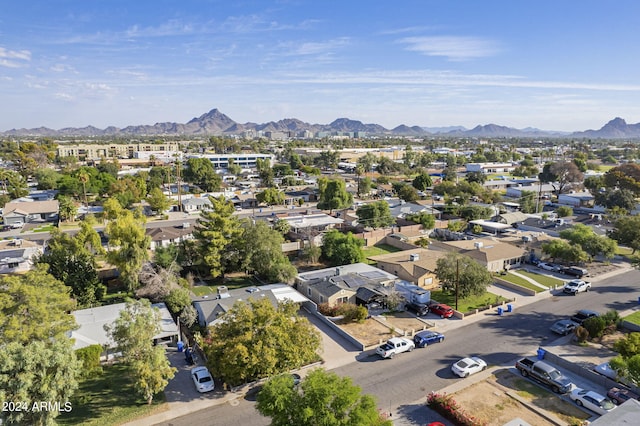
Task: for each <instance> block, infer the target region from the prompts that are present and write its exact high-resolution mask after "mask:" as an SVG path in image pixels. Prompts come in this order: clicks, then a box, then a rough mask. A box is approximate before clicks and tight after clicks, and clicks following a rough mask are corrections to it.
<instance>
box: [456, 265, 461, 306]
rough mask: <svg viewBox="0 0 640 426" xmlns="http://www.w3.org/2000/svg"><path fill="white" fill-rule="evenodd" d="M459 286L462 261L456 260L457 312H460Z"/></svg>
mask: <svg viewBox="0 0 640 426" xmlns="http://www.w3.org/2000/svg"><path fill="white" fill-rule="evenodd" d="M459 285H460V259H456V311H457V310H458V290H459Z"/></svg>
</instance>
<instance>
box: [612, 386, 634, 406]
mask: <svg viewBox="0 0 640 426" xmlns="http://www.w3.org/2000/svg"><path fill="white" fill-rule="evenodd" d="M607 396H608V397H609V398H610V399H611V400H612V401H613V402H614V403H615V404H617V405H620V404H623V403H624V402H626V401H627V400H629V399H637V400H640V395H638V394H636V393H634V392H631V391H630V390H629V389H626V388H623V387H619V388H618V387H613V388H611V389H609V392H607Z"/></svg>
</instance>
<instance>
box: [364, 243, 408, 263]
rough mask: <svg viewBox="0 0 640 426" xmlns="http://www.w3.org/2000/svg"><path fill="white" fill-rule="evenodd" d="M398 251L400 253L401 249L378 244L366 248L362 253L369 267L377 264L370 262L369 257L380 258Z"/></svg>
mask: <svg viewBox="0 0 640 426" xmlns="http://www.w3.org/2000/svg"><path fill="white" fill-rule="evenodd" d="M397 251H400V249H399V248H397V247H394V246H390V245H388V244H378V245H375V246H371V247H365V248H363V249H362V252H363V253H364V258H365V263H367V264H369V265H372V264H374V263H375V262H372V261H370V260H368V259H367V258H368V257H370V256H378V255H380V254H387V253H395V252H397Z"/></svg>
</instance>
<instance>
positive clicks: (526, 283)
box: [500, 272, 545, 293]
mask: <svg viewBox="0 0 640 426" xmlns="http://www.w3.org/2000/svg"><path fill="white" fill-rule="evenodd" d="M522 275H525V274H522ZM500 279H503V280H505V281H509V282H510V283H512V284H516V285H519V286H520V287H524V288H528V289H529V290H533V291H535V292H536V293H540V292H543V291H545V289H544V288H542V287H540V286H537V285H535V284H532V283H530V282H529V281H527V280H525V279H524V278H522V277H518V276H517V275H513V274H512V273H510V272H508V273H507V275H501V276H500ZM534 279H535V278H534Z"/></svg>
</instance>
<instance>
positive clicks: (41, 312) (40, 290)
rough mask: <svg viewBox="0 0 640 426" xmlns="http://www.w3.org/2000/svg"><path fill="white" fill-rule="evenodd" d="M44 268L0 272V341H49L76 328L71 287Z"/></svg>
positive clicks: (74, 305)
mask: <svg viewBox="0 0 640 426" xmlns="http://www.w3.org/2000/svg"><path fill="white" fill-rule="evenodd" d="M46 269H47V268H46V266H38V267H36V268H35V269H32V270H30V271H29V272H27V273H25V274H23V275H11V276H9V275H3V276H0V289H2V291H1V292H0V342H16V343H20V344H26V343H28V342H31V341H35V340H39V341H49V340H51V339H59V338H61V337H63V336H65V334H66V333H67V332H69V331H71V330H73V329H75V328H76V322H75V318H74V317H73V315H71V314H70V313H69V312H71V311H73V310H74V309H75V307H76V304H75V301H74V300H73V299H71V297H70V293H71V291H70V289H69V288H68V287H67V286H65V285H64V283H63V282H61V281H59V280H57V279H55V278H54V277H53V276H52V275H51V274H49V273H48V272H47V271H46Z"/></svg>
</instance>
